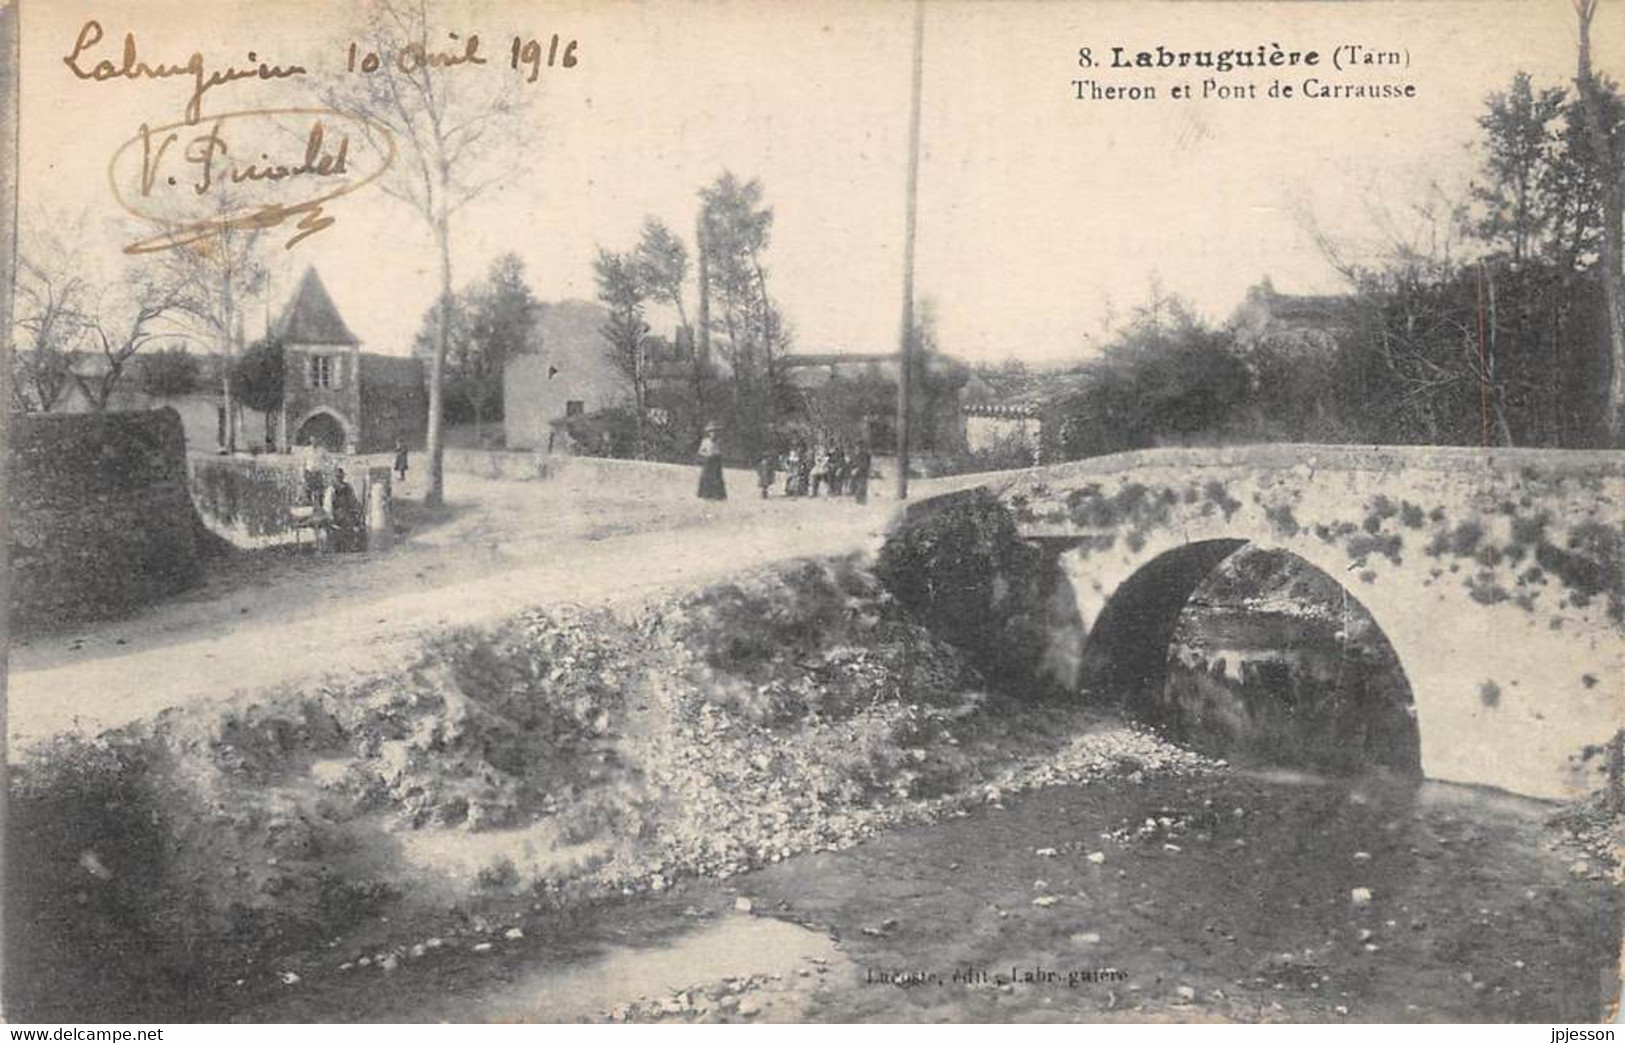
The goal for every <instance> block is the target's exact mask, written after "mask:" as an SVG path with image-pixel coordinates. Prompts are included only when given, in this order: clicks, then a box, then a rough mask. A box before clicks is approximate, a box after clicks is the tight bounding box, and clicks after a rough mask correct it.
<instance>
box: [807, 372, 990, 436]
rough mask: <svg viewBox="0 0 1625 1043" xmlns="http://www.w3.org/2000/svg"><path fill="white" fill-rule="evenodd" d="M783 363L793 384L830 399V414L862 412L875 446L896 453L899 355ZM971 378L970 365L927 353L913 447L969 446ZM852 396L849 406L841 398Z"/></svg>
mask: <svg viewBox="0 0 1625 1043" xmlns="http://www.w3.org/2000/svg"><path fill="white" fill-rule="evenodd" d="M783 365H784V369H785V374H786V377H787V378H788V380H789V382H790V384H791V386H793V387H795V388H797V389H798V390H800V391H801V392H802V394H803V395H804V396H806V397H809V398H822V399H824V400H825V403H826V409H828V411H829V412H833V413H837V414H843V415H845V414H850V413H852V412H856V413H860V414H861V420H862V422H863V425H864V427H865V429H866V430H865V431H864V434H865V435H866V437H867V438H868V439H869V441H870V444H871V445H873V446H874V448H875V449H876V450H877V451H879V452H883V453H885V452H893V451H895V449H896V445H897V378H898V374H899V373H900V372H901V369H900V367H899V366H898V362H897V356H896V355H895V354H843V353H839V352H830V353H822V354H799V355H786V356H785V357H784V360H783ZM969 379H970V370H969V368H968V367H966V366H965V364H964V363H962V362H960V361H959V360H957V359H954V358H951V357H949V356H947V355H943V354H940V353H932V354H928V355H926V356H925V358H924V359H923V360H922V363H921V365H920V377H919V379H918V380H917V381H916V384H915V386H914V387H913V388H912V390H913V392H914V395H915V397H914V403H915V405H914V413H913V422H914V431H913V440H912V443H911V448H913V449H915V450H918V451H920V452H922V453H954V452H958V451H959V450H961V449H963V448H964V446H965V417H964V414H963V411H962V409H961V401H960V399H961V394H962V392H963V391H964V388H965V385H966V383H967V382H968V381H969ZM847 397H850V398H851V400H852V401H851V402H850V403H849V404H846V403H843V402H842V401H841V400H842V399H843V398H847ZM831 399H834V400H835V401H834V402H830V400H831ZM843 405H849V406H850V408H843Z"/></svg>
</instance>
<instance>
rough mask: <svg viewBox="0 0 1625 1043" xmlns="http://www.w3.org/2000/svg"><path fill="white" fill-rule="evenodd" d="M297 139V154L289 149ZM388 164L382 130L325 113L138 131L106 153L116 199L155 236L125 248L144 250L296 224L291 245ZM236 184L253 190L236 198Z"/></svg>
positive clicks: (259, 112)
mask: <svg viewBox="0 0 1625 1043" xmlns="http://www.w3.org/2000/svg"><path fill="white" fill-rule="evenodd" d="M290 142H297V143H298V144H297V147H294V146H293V145H290ZM394 159H395V141H394V138H393V137H392V136H391V135H390V133H389V131H388V130H387V129H385V128H384V127H382V126H380V125H378V124H375V123H371V122H369V121H367V120H364V119H362V118H360V117H357V116H350V115H346V114H344V113H339V112H334V111H331V110H327V109H256V110H249V111H245V112H230V113H225V114H222V115H219V116H213V117H210V119H209V120H208V122H207V123H205V124H201V125H196V126H194V125H192V124H190V123H185V122H182V123H172V124H169V125H167V126H161V127H150V126H147V125H145V124H143V125H142V126H141V129H140V130H139V131H138V132H137V133H136V135H135V136H134V137H132V138H131V139H130V140H129V141H126V142H125V143H124V144H123V145H122V146H120V147H119V150H118V151H117V152H115V153H114V154H113V159H112V161H111V163H110V164H109V165H108V178H109V180H110V182H111V183H112V187H113V195H114V197H115V198H116V199H117V200H118V202H119V204H120V205H121V206H123V207H124V208H125V209H126V210H127V211H129V212H130V213H131V214H134V215H135V216H137V217H140V218H143V219H145V220H148V221H153V222H156V223H157V224H159V225H160V226H161V227H162V228H163V229H164V231H163V232H162V233H160V234H159V235H156V236H152V237H150V238H146V239H142V240H139V241H137V242H135V243H132V244H130V245H129V246H127V247H125V252H126V253H150V252H153V251H157V250H167V249H170V248H173V247H176V246H182V245H185V244H187V243H192V242H196V241H198V240H200V239H203V238H205V237H207V236H210V235H214V234H216V233H219V232H222V231H224V230H227V229H231V228H242V229H251V228H273V227H276V226H277V225H280V224H282V223H283V222H286V221H289V220H292V219H295V218H297V219H298V224H297V225H296V226H295V230H294V234H293V235H292V236H291V237H290V238H289V240H288V242H287V246H288V247H290V248H291V247H292V246H294V245H295V244H296V243H299V242H301V241H302V240H304V239H306V238H308V237H309V236H312V235H314V234H316V233H317V232H320V231H322V230H323V229H325V228H328V227H331V226H332V224H333V220H334V219H333V218H332V217H330V216H328V215H327V214H326V213H324V212H323V209H322V208H323V206H324V205H325V204H327V203H330V202H332V201H333V200H335V199H337V198H339V197H340V196H344V195H348V194H349V193H351V192H354V191H356V190H357V189H359V188H362V187H363V186H365V185H367V184H369V183H371V182H372V181H374V180H376V179H377V178H378V177H380V176H381V175H382V174H383V173H384V172H385V171H386V170H388V169H389V166H390V164H391V163H393V162H394ZM234 186H251V187H252V189H253V191H252V192H251V193H249V195H251V198H249V199H247V200H246V201H244V200H242V198H241V197H240V196H239V195H236V194H234V193H232V192H231V189H232V187H234Z"/></svg>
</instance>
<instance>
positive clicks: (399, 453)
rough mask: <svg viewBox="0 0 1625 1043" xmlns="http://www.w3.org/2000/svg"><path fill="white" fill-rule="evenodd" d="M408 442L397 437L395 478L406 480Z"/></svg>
mask: <svg viewBox="0 0 1625 1043" xmlns="http://www.w3.org/2000/svg"><path fill="white" fill-rule="evenodd" d="M408 462H409V461H408V459H407V454H406V443H405V442H403V441H401V440H400V439H399V438H397V439H395V480H396V481H398V482H404V481H406V465H407V463H408Z"/></svg>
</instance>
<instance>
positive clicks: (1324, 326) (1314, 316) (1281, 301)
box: [1228, 279, 1355, 354]
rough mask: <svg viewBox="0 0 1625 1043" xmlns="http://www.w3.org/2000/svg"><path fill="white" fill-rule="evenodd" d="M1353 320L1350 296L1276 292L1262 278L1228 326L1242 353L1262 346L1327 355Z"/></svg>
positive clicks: (1350, 326)
mask: <svg viewBox="0 0 1625 1043" xmlns="http://www.w3.org/2000/svg"><path fill="white" fill-rule="evenodd" d="M1354 317H1355V316H1354V300H1353V298H1351V297H1348V296H1345V295H1338V294H1321V295H1297V294H1286V293H1276V292H1275V287H1274V286H1273V285H1271V284H1270V281H1269V280H1268V279H1265V280H1264V281H1263V282H1260V283H1259V284H1258V285H1256V286H1253V287H1252V288H1250V289H1249V290H1248V291H1247V296H1246V297H1245V298H1243V299H1242V302H1241V304H1240V305H1239V306H1238V307H1237V308H1236V311H1235V313H1234V314H1233V315H1231V317H1230V321H1229V323H1228V326H1229V328H1230V331H1231V333H1232V334H1233V335H1234V336H1235V338H1236V346H1237V347H1238V348H1239V349H1241V351H1242V353H1243V354H1246V353H1248V352H1250V351H1253V350H1256V349H1257V348H1259V347H1260V346H1264V345H1276V346H1283V347H1300V348H1307V349H1312V350H1316V351H1324V352H1329V351H1332V350H1333V349H1335V348H1336V346H1337V343H1338V341H1339V339H1340V338H1342V337H1344V336H1346V335H1347V334H1348V333H1350V332H1351V331H1352V330H1353V328H1354Z"/></svg>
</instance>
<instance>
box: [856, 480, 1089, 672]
mask: <svg viewBox="0 0 1625 1043" xmlns="http://www.w3.org/2000/svg"><path fill="white" fill-rule="evenodd" d="M876 573H877V574H878V575H879V576H880V579H881V581H882V582H883V583H885V585H886V587H887V589H888V590H890V591H891V593H892V596H893V597H895V598H896V599H897V601H898V602H899V603H900V604H902V605H903V606H904V607H905V608H907V609H908V610H909V611H910V612H912V613H913V614H914V615H915V616H917V617H918V618H919V619H921V620H922V621H923V622H924V623H925V624H926V625H927V626H928V627H930V628H931V629H932V630H933V631H934V632H936V633H937V634H939V635H941V636H942V637H944V638H946V639H947V640H949V641H951V642H952V643H954V644H955V645H958V646H959V647H960V648H962V649H964V650H965V651H966V653H967V654H968V655H969V656H970V658H971V661H972V663H974V664H975V666H976V667H977V668H978V669H979V670H980V671H981V672H982V673H983V674H984V675H986V677H987V678H988V680H989V682H990V683H991V684H992V686H993V687H994V688H996V689H999V690H1001V691H1005V692H1007V693H1010V694H1015V695H1022V696H1030V695H1035V694H1045V693H1047V692H1048V691H1049V689H1050V688H1051V686H1052V683H1051V682H1049V681H1047V680H1045V679H1043V678H1042V677H1041V676H1040V674H1039V671H1038V665H1039V663H1040V661H1041V659H1042V658H1043V652H1044V648H1045V646H1046V644H1047V641H1048V631H1049V629H1050V622H1051V621H1050V620H1049V608H1048V606H1049V604H1050V602H1051V599H1052V597H1053V596H1054V595H1055V593H1056V587H1057V584H1058V583H1059V582H1061V574H1060V571H1059V569H1057V568H1056V566H1055V562H1054V559H1053V556H1052V555H1050V554H1049V553H1047V552H1045V551H1044V550H1042V549H1040V548H1038V547H1035V546H1033V545H1032V544H1029V543H1027V542H1025V541H1023V540H1022V539H1021V538H1020V536H1019V534H1018V533H1017V530H1016V523H1015V518H1014V516H1012V515H1011V513H1010V511H1009V510H1008V509H1007V508H1006V507H1005V506H1004V505H1003V504H1002V503H1000V502H999V499H998V497H996V496H995V495H993V493H991V492H989V491H988V490H986V489H972V490H967V491H966V492H963V493H956V494H953V495H951V496H945V497H939V498H937V499H934V500H929V501H926V502H924V503H921V504H919V505H917V506H915V507H914V508H913V509H911V510H910V511H909V513H908V514H907V515H905V516H904V519H903V522H902V524H901V525H900V526H898V528H897V529H896V530H894V531H893V532H892V533H891V535H890V536H888V537H887V539H886V543H885V546H884V547H882V548H881V552H880V561H879V563H878V565H877V566H876Z"/></svg>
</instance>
